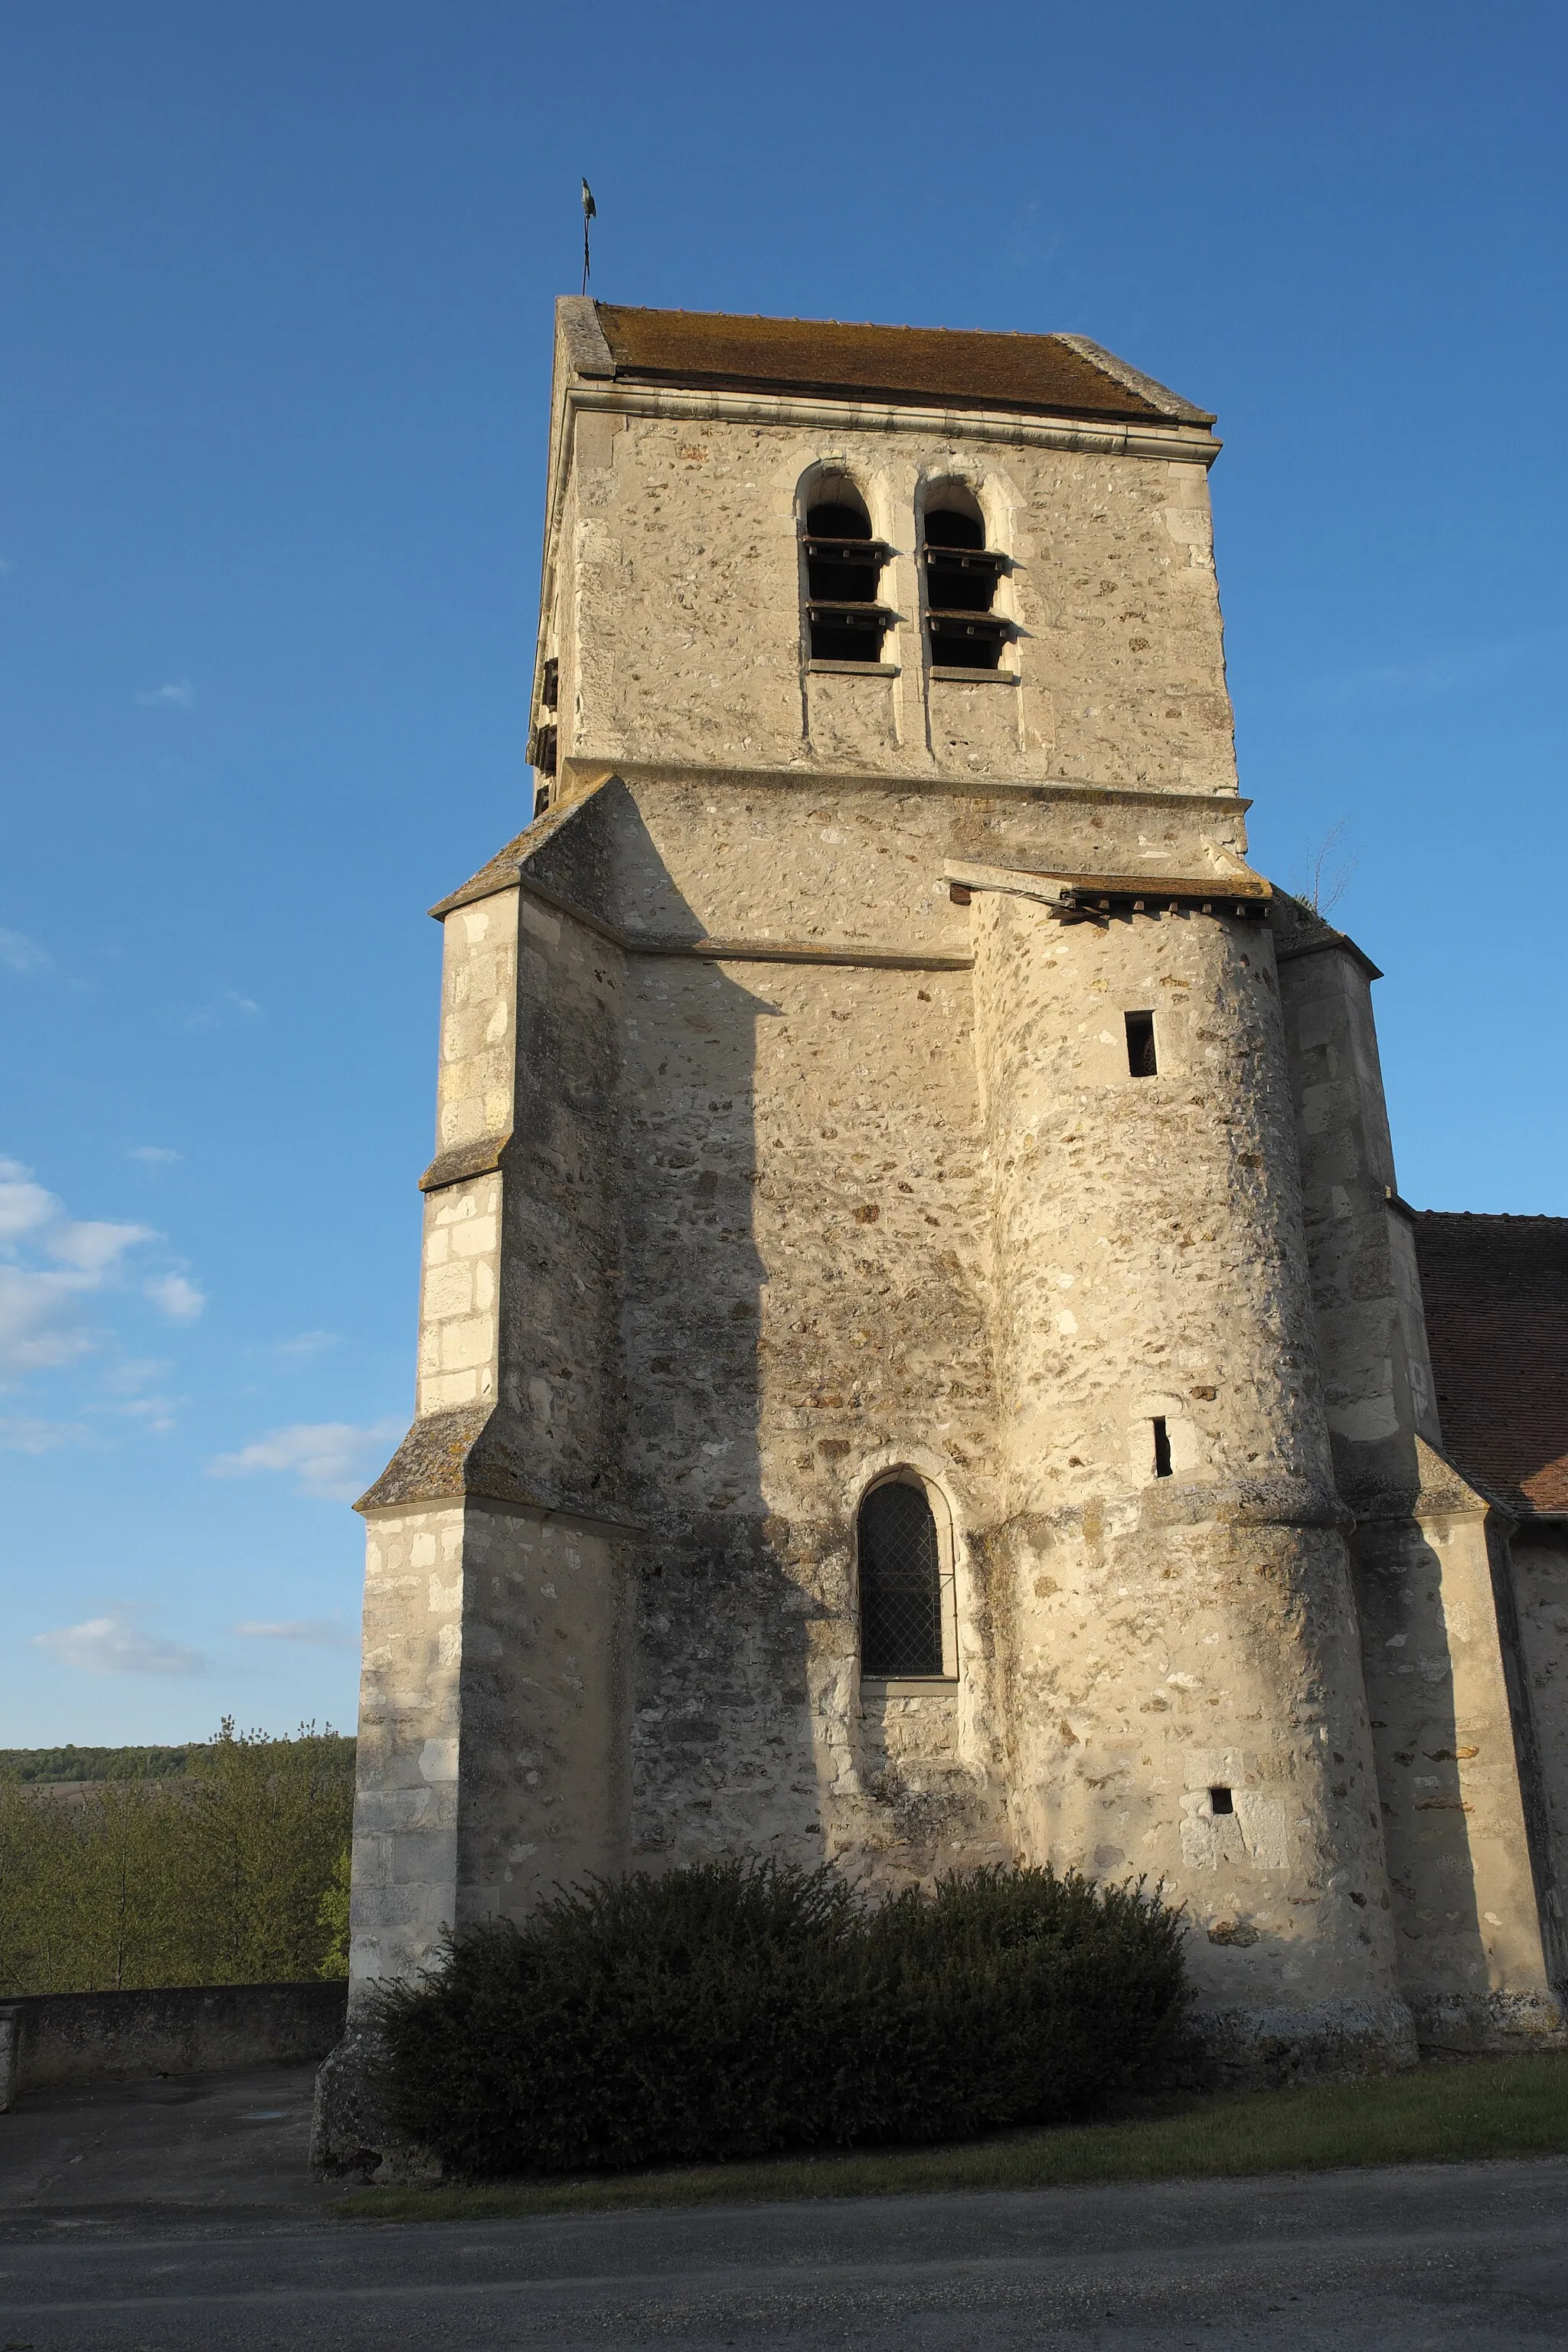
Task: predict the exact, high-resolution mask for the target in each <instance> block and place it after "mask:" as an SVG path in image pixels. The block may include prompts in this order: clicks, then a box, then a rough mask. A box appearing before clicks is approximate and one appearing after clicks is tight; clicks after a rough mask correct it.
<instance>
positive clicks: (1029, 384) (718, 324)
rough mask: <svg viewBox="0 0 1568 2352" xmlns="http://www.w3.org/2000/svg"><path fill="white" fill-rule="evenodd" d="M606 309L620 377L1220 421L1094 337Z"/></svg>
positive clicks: (602, 316)
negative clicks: (856, 324) (970, 331)
mask: <svg viewBox="0 0 1568 2352" xmlns="http://www.w3.org/2000/svg"><path fill="white" fill-rule="evenodd" d="M595 310H596V313H597V316H598V321H599V325H600V327H601V329H602V330H603V332H604V336H605V341H606V342H607V343H608V345H609V347H610V351H611V354H612V356H613V357H614V359H615V362H616V379H617V381H619V380H621V379H622V378H627V379H630V380H632V381H634V382H644V383H647V382H652V383H679V384H690V385H695V386H715V387H731V388H736V389H752V390H767V391H773V392H805V393H813V394H826V395H834V394H837V395H838V396H839V397H842V398H847V399H852V400H859V399H866V398H868V397H870V396H878V397H881V398H885V399H890V400H895V401H900V402H912V403H914V404H917V405H921V406H926V405H930V406H934V407H942V408H966V407H967V408H1014V409H1029V410H1036V411H1040V412H1044V413H1046V414H1047V415H1068V416H1108V417H1122V418H1132V417H1142V418H1146V419H1148V418H1158V419H1160V420H1162V421H1163V422H1165V423H1171V422H1173V421H1174V422H1176V423H1180V424H1186V425H1212V424H1213V423H1214V418H1213V416H1212V415H1210V413H1209V412H1208V410H1207V409H1204V408H1194V406H1193V404H1192V403H1191V402H1190V401H1187V400H1183V399H1182V398H1181V397H1180V395H1179V394H1176V393H1173V392H1171V391H1169V390H1168V389H1167V388H1166V386H1165V385H1163V384H1162V383H1155V382H1154V380H1153V378H1152V376H1146V375H1143V374H1142V373H1140V371H1139V370H1138V369H1136V368H1133V367H1130V366H1129V365H1128V364H1127V362H1126V361H1125V360H1119V359H1118V358H1117V357H1116V355H1115V354H1114V352H1107V351H1103V350H1102V349H1101V348H1100V345H1099V344H1098V343H1092V342H1090V341H1089V338H1088V337H1087V336H1085V335H997V334H974V333H965V332H962V331H958V330H955V329H953V328H951V327H861V326H850V325H846V324H845V323H843V322H842V321H841V320H837V319H755V318H731V317H729V316H727V315H726V314H724V313H722V312H720V311H712V310H630V309H628V308H626V305H625V304H623V303H617V302H599V303H597V304H595Z"/></svg>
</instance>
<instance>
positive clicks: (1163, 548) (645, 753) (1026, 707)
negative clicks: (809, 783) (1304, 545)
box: [546, 392, 1236, 793]
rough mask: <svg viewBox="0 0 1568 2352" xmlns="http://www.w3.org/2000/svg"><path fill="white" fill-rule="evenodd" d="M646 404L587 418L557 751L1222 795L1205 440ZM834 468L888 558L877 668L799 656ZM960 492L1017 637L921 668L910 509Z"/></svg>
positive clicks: (1224, 710) (551, 636) (559, 652)
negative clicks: (984, 665) (664, 409)
mask: <svg viewBox="0 0 1568 2352" xmlns="http://www.w3.org/2000/svg"><path fill="white" fill-rule="evenodd" d="M652 405H654V406H655V407H657V403H654V404H652ZM755 406H756V407H757V408H759V409H765V404H764V403H761V402H759V403H757V404H755ZM638 410H639V404H638V401H637V395H636V394H635V392H634V393H629V394H626V395H623V396H620V397H618V398H617V400H616V409H615V412H614V413H610V414H606V413H604V411H603V410H600V409H595V410H579V412H578V414H577V418H576V425H575V437H574V447H573V456H574V463H573V465H572V467H571V468H570V470H569V471H568V472H567V474H566V475H565V477H564V483H563V493H562V503H561V508H560V511H559V516H558V519H557V520H556V525H555V528H556V530H557V532H558V541H557V543H558V547H559V556H558V572H557V580H556V588H557V594H556V598H555V603H554V609H553V611H552V613H549V614H547V619H546V636H547V641H548V645H549V648H550V650H552V652H554V653H555V655H556V656H557V658H558V659H559V662H560V705H559V710H560V727H561V746H560V747H561V755H562V758H563V761H572V762H574V763H576V764H577V765H578V766H579V767H581V766H584V765H586V764H589V763H592V762H594V761H604V762H606V763H608V764H612V765H615V766H616V767H618V768H624V767H625V765H626V763H627V762H628V761H630V762H641V761H666V762H677V763H680V762H684V763H688V764H690V765H693V766H698V767H703V768H710V769H721V770H735V769H749V768H764V767H784V766H789V765H799V764H801V763H803V762H806V761H809V762H812V763H814V764H818V765H820V766H822V767H824V768H826V769H829V770H842V769H845V768H855V767H861V768H870V769H873V770H876V771H879V772H889V771H892V772H910V771H914V772H920V771H924V772H939V773H945V774H954V775H965V774H973V773H976V772H979V773H983V774H984V776H985V777H986V778H987V779H991V778H1000V777H1016V778H1019V779H1024V778H1029V777H1035V778H1039V779H1042V780H1044V779H1049V778H1061V779H1076V780H1081V781H1084V782H1092V783H1094V784H1096V785H1106V784H1110V785H1118V784H1122V785H1134V786H1135V785H1141V784H1142V785H1151V786H1153V787H1155V788H1156V789H1160V788H1166V787H1174V788H1177V789H1181V788H1186V789H1195V790H1200V791H1209V792H1232V793H1233V792H1234V791H1235V789H1236V768H1235V754H1234V750H1233V745H1232V729H1231V714H1230V703H1229V698H1228V696H1227V695H1226V688H1225V676H1224V664H1223V657H1222V648H1221V635H1220V624H1219V611H1218V604H1217V601H1216V598H1215V581H1214V563H1213V554H1212V526H1211V522H1210V517H1209V502H1208V479H1207V469H1206V463H1205V457H1207V456H1210V455H1212V453H1213V449H1214V444H1213V443H1212V441H1210V440H1209V438H1208V436H1207V435H1206V434H1205V433H1202V432H1201V431H1200V432H1195V433H1194V432H1190V431H1189V432H1187V433H1186V434H1184V435H1181V434H1176V433H1173V434H1172V435H1171V436H1170V442H1171V447H1172V451H1173V456H1172V457H1171V458H1170V459H1167V460H1164V461H1162V460H1161V459H1159V458H1149V457H1130V456H1122V455H1117V454H1113V453H1111V452H1109V451H1108V452H1106V453H1104V454H1090V453H1089V451H1087V450H1084V449H1079V450H1069V449H1063V448H1059V447H1051V446H1040V436H1039V431H1038V428H1037V427H1033V426H1031V425H1030V423H1029V422H1028V421H1026V420H1023V419H1020V420H1019V424H1018V426H1017V428H1016V432H1014V433H1008V432H1006V431H1005V429H1004V428H1001V427H998V426H996V425H993V426H992V427H991V436H992V437H989V438H987V437H983V436H977V435H975V434H973V432H971V431H967V430H965V428H964V427H963V425H957V428H956V430H954V425H955V423H956V420H953V421H950V423H949V433H950V434H951V435H952V437H951V438H946V439H944V437H943V435H942V425H941V424H940V423H933V421H932V420H931V419H929V418H917V417H911V416H908V415H904V416H900V417H899V418H897V419H896V420H889V421H887V422H881V421H879V422H878V423H877V424H876V425H868V426H867V427H863V428H860V429H856V428H854V427H853V426H852V427H850V428H849V429H847V430H845V429H840V428H835V430H834V434H833V439H832V446H831V449H830V450H826V451H825V449H824V447H823V445H822V438H821V435H820V433H817V432H813V431H811V430H809V429H804V428H803V427H802V426H801V425H798V424H793V423H778V424H772V423H764V422H757V423H741V422H731V421H729V420H727V419H726V420H722V421H721V420H717V419H715V420H708V421H702V420H695V421H690V422H688V421H685V420H681V419H675V418H670V417H667V416H664V415H658V414H647V413H638ZM1184 443H1191V444H1192V445H1193V446H1192V447H1191V449H1190V450H1188V449H1185V448H1184V446H1183V445H1184ZM1178 453H1179V454H1178ZM825 470H828V471H831V472H832V473H834V474H835V475H842V476H846V477H847V478H849V479H851V480H852V481H853V482H854V483H855V484H856V486H857V487H858V489H859V491H860V493H861V495H862V497H863V498H864V499H865V500H866V504H867V506H868V510H869V513H870V518H871V525H872V529H873V531H874V532H875V533H876V534H877V535H878V536H879V538H881V539H882V540H883V541H886V542H887V543H888V544H889V545H890V546H891V547H892V549H893V550H894V555H893V559H892V561H891V562H890V563H889V566H888V568H887V570H886V572H885V573H884V576H883V582H882V587H881V595H882V600H883V602H884V603H885V604H889V606H891V607H892V608H893V609H894V610H895V612H896V614H897V616H898V618H897V622H896V625H895V626H894V627H893V629H892V630H891V632H890V633H889V638H888V640H887V642H886V644H885V646H884V655H885V663H884V667H885V669H886V670H887V671H888V672H889V673H890V674H889V675H879V674H866V675H860V676H853V675H851V676H845V675H843V674H834V673H828V674H824V673H823V672H822V671H820V670H816V671H814V670H813V669H812V667H810V665H809V663H808V661H807V659H806V652H805V640H804V636H803V629H802V616H801V559H800V550H799V532H800V527H801V523H802V521H803V520H804V516H805V509H806V506H807V504H808V503H809V500H810V498H811V495H812V488H813V484H814V482H815V481H816V479H817V478H820V477H821V476H822V474H823V473H824V471H825ZM951 480H957V481H961V482H963V484H964V485H965V486H966V487H967V488H970V489H971V490H973V493H974V494H975V495H976V497H977V498H978V499H979V501H980V504H981V506H982V508H983V509H984V511H985V513H986V516H987V530H988V537H989V541H990V543H991V544H992V545H993V546H994V547H997V548H998V549H999V550H1000V551H1002V552H1003V553H1005V554H1006V555H1007V556H1009V557H1010V559H1011V570H1010V573H1009V576H1008V578H1007V581H1006V583H1005V590H1004V593H1003V595H1002V598H1001V600H1000V602H999V604H998V608H997V609H998V610H1002V609H1008V610H1009V611H1010V614H1011V616H1012V617H1014V618H1015V619H1016V623H1017V626H1018V631H1019V635H1018V637H1017V639H1016V644H1015V645H1014V646H1013V647H1011V648H1010V650H1009V652H1008V654H1007V656H1005V663H1004V668H1003V671H1002V673H1001V675H1000V677H997V678H990V679H971V680H957V679H952V678H946V677H943V678H933V677H929V676H928V675H927V673H926V667H925V660H924V653H923V646H922V634H923V633H922V623H921V583H920V579H919V566H918V562H917V559H916V549H917V522H916V516H917V510H918V508H919V506H920V504H921V501H922V499H923V497H924V495H925V493H926V491H927V490H928V488H930V487H931V486H932V485H934V484H936V483H938V482H942V481H951Z"/></svg>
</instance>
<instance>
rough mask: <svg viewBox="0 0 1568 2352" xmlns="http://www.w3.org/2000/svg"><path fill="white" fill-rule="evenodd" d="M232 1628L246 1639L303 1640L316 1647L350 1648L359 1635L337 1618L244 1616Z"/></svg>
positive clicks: (356, 1646) (250, 1640) (354, 1645)
mask: <svg viewBox="0 0 1568 2352" xmlns="http://www.w3.org/2000/svg"><path fill="white" fill-rule="evenodd" d="M234 1630H235V1632H236V1633H243V1634H244V1636H245V1638H246V1640H247V1642H304V1643H309V1644H310V1646H311V1647H312V1648H314V1649H319V1650H353V1649H357V1648H358V1646H359V1635H358V1634H357V1633H355V1632H354V1631H353V1627H352V1626H349V1625H345V1624H344V1623H343V1622H342V1619H341V1618H337V1617H285V1618H281V1619H279V1621H278V1622H276V1623H272V1624H269V1623H268V1622H266V1620H265V1619H262V1618H258V1617H247V1619H246V1621H245V1622H244V1623H243V1624H241V1625H237V1626H236V1627H235V1629H234Z"/></svg>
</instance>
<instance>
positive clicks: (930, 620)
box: [921, 482, 1011, 669]
mask: <svg viewBox="0 0 1568 2352" xmlns="http://www.w3.org/2000/svg"><path fill="white" fill-rule="evenodd" d="M921 562H922V567H923V570H924V572H925V598H926V627H927V631H928V633H929V635H930V638H931V664H932V667H934V668H937V669H994V668H995V667H997V665H998V663H999V661H1000V659H1001V655H1002V648H1003V646H1004V645H1005V643H1006V641H1007V638H1008V636H1009V635H1010V634H1011V632H1010V629H1009V625H1008V624H1007V623H1006V622H1005V620H1003V619H1002V617H1001V616H1000V614H997V613H995V612H994V610H993V609H992V608H993V606H994V604H995V602H996V590H997V587H998V585H999V584H1000V582H1001V578H1002V574H1003V572H1005V570H1006V568H1007V559H1006V557H1005V555H998V554H997V553H996V551H994V549H992V548H988V547H987V546H986V544H985V520H984V516H983V515H982V513H981V511H980V506H979V501H978V500H977V499H975V498H974V497H973V494H972V493H971V492H970V491H968V490H966V489H965V488H963V484H962V483H960V482H943V483H942V484H940V485H939V486H938V487H937V488H935V489H933V490H932V491H931V493H930V495H929V497H928V498H927V499H926V509H925V526H924V532H923V540H922V545H921Z"/></svg>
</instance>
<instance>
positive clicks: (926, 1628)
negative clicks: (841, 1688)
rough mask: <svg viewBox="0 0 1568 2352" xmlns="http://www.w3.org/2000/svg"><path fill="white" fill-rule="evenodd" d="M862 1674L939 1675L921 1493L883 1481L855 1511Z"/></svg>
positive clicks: (932, 1537) (937, 1564)
mask: <svg viewBox="0 0 1568 2352" xmlns="http://www.w3.org/2000/svg"><path fill="white" fill-rule="evenodd" d="M858 1549H859V1559H860V1671H861V1673H862V1674H864V1675H940V1674H941V1673H942V1560H941V1557H940V1554H939V1551H938V1547H937V1537H936V1521H935V1519H934V1518H933V1517H932V1516H931V1505H930V1503H928V1502H927V1500H926V1497H925V1493H924V1490H923V1489H922V1488H921V1487H919V1486H906V1485H905V1484H904V1483H903V1482H902V1481H901V1480H889V1483H888V1484H887V1485H885V1486H873V1487H872V1489H871V1491H870V1493H869V1494H868V1496H867V1497H866V1499H865V1501H864V1502H863V1503H862V1504H861V1506H860V1524H859V1546H858Z"/></svg>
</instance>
